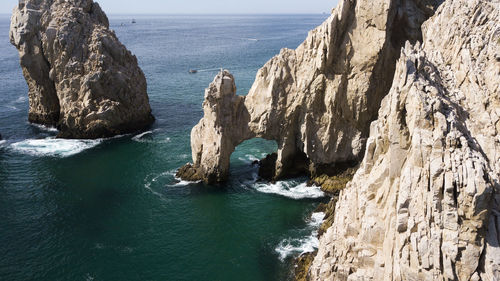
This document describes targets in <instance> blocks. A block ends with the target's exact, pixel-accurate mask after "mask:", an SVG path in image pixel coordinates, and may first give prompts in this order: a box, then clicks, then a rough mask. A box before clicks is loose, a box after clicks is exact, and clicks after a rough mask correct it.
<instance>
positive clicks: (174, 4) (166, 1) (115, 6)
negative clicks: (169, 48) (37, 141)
mask: <svg viewBox="0 0 500 281" xmlns="http://www.w3.org/2000/svg"><path fill="white" fill-rule="evenodd" d="M97 2H98V3H99V4H100V5H101V7H103V9H104V11H105V12H106V13H108V14H124V13H125V14H190V13H191V14H228V13H238V14H252V13H323V12H330V10H331V9H332V8H333V7H334V6H336V4H337V2H338V0H97ZM17 3H18V0H0V13H2V14H6V13H11V12H12V8H13V7H15V5H17Z"/></svg>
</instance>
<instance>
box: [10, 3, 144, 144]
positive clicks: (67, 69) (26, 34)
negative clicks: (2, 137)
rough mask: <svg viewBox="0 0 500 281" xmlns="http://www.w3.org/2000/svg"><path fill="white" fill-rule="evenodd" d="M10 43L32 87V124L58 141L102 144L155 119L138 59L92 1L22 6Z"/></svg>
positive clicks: (14, 20) (17, 10) (13, 22)
mask: <svg viewBox="0 0 500 281" xmlns="http://www.w3.org/2000/svg"><path fill="white" fill-rule="evenodd" d="M10 40H11V43H12V44H13V45H15V46H16V48H17V49H18V50H19V56H20V63H21V67H22V69H23V74H24V76H25V78H26V82H27V83H28V87H29V116H28V118H29V121H30V122H33V123H38V124H43V125H50V126H57V128H58V129H59V131H60V134H59V137H65V138H99V137H109V136H113V135H117V134H123V133H128V132H133V131H136V130H140V129H143V128H145V127H147V126H148V125H150V124H151V123H152V122H153V121H154V118H153V116H152V114H151V108H150V105H149V100H148V96H147V86H146V79H145V77H144V74H143V72H142V70H141V69H140V68H139V66H138V64H137V59H136V57H135V56H134V55H132V53H130V51H128V50H127V49H126V48H125V46H123V45H122V44H121V43H120V41H119V40H118V38H117V37H116V35H115V33H114V32H113V31H112V30H110V29H109V23H108V18H107V17H106V15H105V14H104V12H103V11H102V10H101V8H100V7H99V5H98V4H97V3H94V2H93V1H92V0H66V1H64V0H23V1H19V4H18V6H17V7H16V8H15V9H14V12H13V15H12V19H11V28H10Z"/></svg>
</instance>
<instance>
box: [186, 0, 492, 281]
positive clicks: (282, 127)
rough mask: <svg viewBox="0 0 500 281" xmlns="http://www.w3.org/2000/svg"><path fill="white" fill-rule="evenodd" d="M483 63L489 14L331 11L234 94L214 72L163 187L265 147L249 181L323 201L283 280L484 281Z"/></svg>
mask: <svg viewBox="0 0 500 281" xmlns="http://www.w3.org/2000/svg"><path fill="white" fill-rule="evenodd" d="M499 50H500V5H499V3H498V1H492V0H490V1H488V0H472V1H466V0H455V1H452V0H435V1H433V0H420V1H406V0H380V1H350V0H344V1H340V3H339V5H338V7H337V8H335V9H334V10H333V12H332V15H331V16H330V18H329V19H327V20H326V21H325V23H324V24H322V25H321V26H319V27H318V28H317V29H315V30H313V31H311V32H310V33H309V36H308V37H307V39H306V41H304V43H303V44H302V45H300V46H299V47H298V48H297V49H296V50H286V49H284V50H282V51H281V52H280V54H279V55H277V56H276V57H274V58H273V59H271V60H270V61H269V62H268V63H267V64H266V65H265V66H264V67H263V68H262V69H261V70H259V72H258V74H257V77H256V80H255V82H254V85H253V86H252V88H251V90H250V92H249V94H248V95H247V96H238V95H236V83H235V81H234V78H233V76H232V75H231V74H230V73H229V72H228V71H223V72H221V73H219V75H218V76H217V77H216V78H215V79H214V81H213V82H212V84H211V85H210V86H209V88H207V90H206V93H205V102H204V104H203V108H204V117H203V118H202V120H201V121H200V123H199V124H198V125H197V126H196V127H194V128H193V131H192V133H191V147H192V156H193V164H187V166H185V168H183V169H181V170H180V171H181V172H179V173H178V176H180V177H182V178H183V179H187V180H189V179H190V178H191V179H192V178H193V175H194V177H195V178H196V180H203V181H205V182H206V183H209V184H212V183H217V182H222V181H225V180H227V178H228V176H229V158H230V155H231V153H232V152H233V151H234V149H235V147H236V146H238V145H239V144H240V143H241V142H243V141H245V140H247V139H251V138H255V137H260V138H264V139H268V140H274V141H276V142H277V144H278V151H277V152H276V153H275V154H272V155H269V156H268V157H266V159H263V160H262V161H260V164H261V172H260V174H261V176H262V177H263V178H266V179H268V180H270V181H276V180H279V179H282V178H286V177H287V176H289V175H294V174H296V173H298V172H299V173H305V174H308V175H309V176H310V178H311V183H315V184H319V185H322V186H323V189H325V191H326V192H328V193H329V194H333V195H338V198H337V197H335V199H334V200H332V202H331V203H330V204H329V205H328V207H326V208H325V210H326V212H327V213H328V216H327V218H326V220H325V222H324V224H323V226H322V227H321V230H320V232H321V233H322V234H323V235H322V236H321V238H320V246H319V249H318V252H317V253H316V254H315V255H314V258H312V256H311V255H307V256H303V257H300V258H299V264H301V266H299V267H297V270H296V277H297V279H299V280H496V279H499V278H500V254H499V253H500V252H499V251H500V250H499V247H498V244H499V242H500V235H499V233H500V231H499V230H498V229H499V227H498V226H499V225H500V217H499V216H498V214H499V210H500V209H499V206H500V184H499V178H500V139H499V138H498V136H499V133H500V111H499V108H500V94H499V92H500V89H499V87H500V86H499V85H500V51H499ZM344 187H345V188H344Z"/></svg>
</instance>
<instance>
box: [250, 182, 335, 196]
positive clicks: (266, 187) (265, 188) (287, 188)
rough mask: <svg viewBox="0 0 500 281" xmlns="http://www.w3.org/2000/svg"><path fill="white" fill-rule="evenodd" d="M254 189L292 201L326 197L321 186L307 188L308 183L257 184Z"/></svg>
mask: <svg viewBox="0 0 500 281" xmlns="http://www.w3.org/2000/svg"><path fill="white" fill-rule="evenodd" d="M254 188H255V189H256V190H257V191H259V192H262V193H270V194H278V195H281V196H285V197H288V198H292V199H306V198H321V197H324V196H325V193H324V192H323V191H321V188H320V187H319V186H316V185H313V186H307V183H301V184H297V183H296V182H295V181H278V182H276V183H268V182H256V183H255V184H254Z"/></svg>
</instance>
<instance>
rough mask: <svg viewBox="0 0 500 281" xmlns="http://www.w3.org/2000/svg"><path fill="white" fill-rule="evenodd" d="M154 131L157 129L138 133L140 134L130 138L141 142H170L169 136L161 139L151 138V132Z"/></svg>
mask: <svg viewBox="0 0 500 281" xmlns="http://www.w3.org/2000/svg"><path fill="white" fill-rule="evenodd" d="M155 131H157V130H154V131H147V132H144V133H140V134H138V135H136V136H134V137H133V138H132V140H133V141H136V142H142V143H167V142H170V138H164V139H162V140H155V139H153V137H154V136H153V134H154V132H155Z"/></svg>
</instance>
